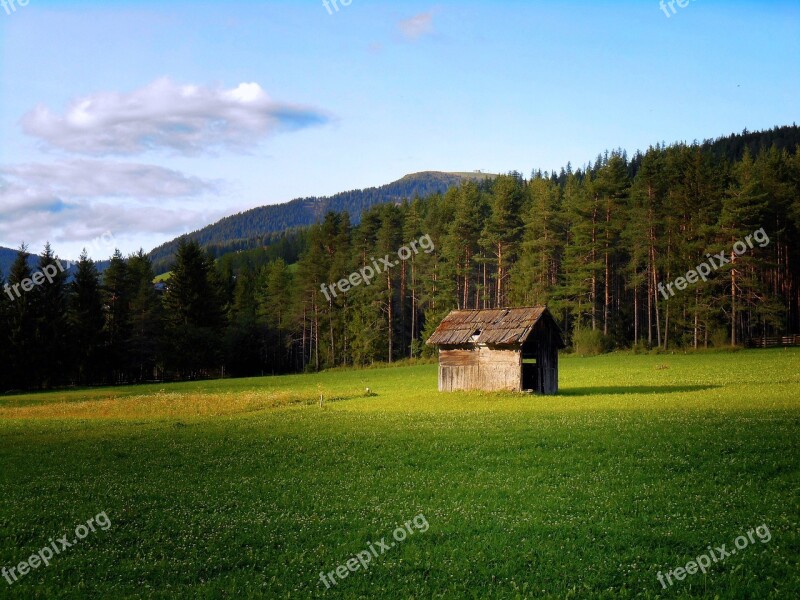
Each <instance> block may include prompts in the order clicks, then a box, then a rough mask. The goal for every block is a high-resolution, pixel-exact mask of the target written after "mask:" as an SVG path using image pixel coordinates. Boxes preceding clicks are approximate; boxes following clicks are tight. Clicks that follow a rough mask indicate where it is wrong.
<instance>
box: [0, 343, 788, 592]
mask: <svg viewBox="0 0 800 600" xmlns="http://www.w3.org/2000/svg"><path fill="white" fill-rule="evenodd" d="M665 366H666V367H668V368H663V367H665ZM562 367H563V368H562V376H561V380H562V387H563V392H564V393H563V394H562V395H561V396H559V397H557V398H536V397H527V396H517V395H510V394H480V393H475V394H451V395H440V394H438V393H437V392H436V391H435V384H436V383H435V382H436V374H435V370H436V367H435V366H434V365H423V366H417V367H406V368H394V369H375V370H365V371H335V372H330V373H324V374H321V375H318V376H296V377H276V378H267V379H250V380H239V381H224V382H205V383H191V384H177V385H172V386H150V387H139V388H120V389H114V390H92V391H88V392H65V393H59V394H43V395H30V396H22V397H10V398H4V399H0V461H2V465H3V469H2V472H0V565H12V564H16V563H18V562H19V561H20V560H22V559H24V558H25V557H27V556H28V555H29V554H30V553H31V552H33V551H35V550H38V549H39V548H40V547H41V546H43V545H45V544H47V541H48V539H49V538H50V537H59V536H61V535H62V534H63V533H67V532H70V531H71V530H72V529H73V528H74V527H75V526H76V525H77V524H79V523H81V522H85V521H86V520H87V519H88V518H89V517H91V516H93V515H95V514H97V513H98V512H101V511H106V512H107V514H108V516H109V518H110V519H111V521H112V528H111V529H110V530H109V531H107V532H98V533H96V534H92V535H90V537H89V538H88V539H86V540H84V541H82V542H79V544H78V545H77V546H75V547H74V548H71V549H69V550H67V551H66V552H67V553H66V554H64V555H62V556H60V557H57V558H56V559H55V560H54V562H53V564H52V565H51V566H50V567H48V568H46V569H43V568H40V569H39V570H38V571H35V572H34V573H32V574H29V575H27V576H26V577H25V578H24V579H23V580H22V581H21V582H19V583H16V584H14V586H11V587H9V586H8V585H7V584H6V583H5V581H4V580H2V579H0V597H19V598H31V597H41V598H45V597H59V596H61V597H74V596H76V595H81V596H92V595H102V596H103V597H112V596H130V597H136V596H149V597H164V598H166V597H173V596H175V595H177V594H178V593H179V594H180V595H181V596H183V597H258V596H264V597H272V598H287V597H309V596H322V595H323V593H322V592H323V591H324V586H323V585H322V584H321V583H320V581H319V572H320V571H322V570H325V571H331V570H333V569H335V568H336V567H337V566H338V565H340V564H342V563H343V562H345V561H346V560H347V559H348V558H350V557H351V556H352V555H354V554H355V553H357V552H359V551H361V550H363V549H364V548H365V546H366V543H367V542H368V541H372V542H374V541H376V540H377V539H380V538H381V537H383V536H387V537H388V536H390V534H391V532H392V530H393V529H394V527H395V526H396V525H397V524H399V523H402V522H404V521H407V520H409V519H412V518H413V517H414V516H415V515H417V514H419V513H423V514H424V515H425V517H426V518H427V520H428V522H429V523H430V529H429V530H428V531H427V532H425V533H422V532H418V533H416V534H415V535H413V536H411V537H410V538H409V539H408V540H407V541H406V542H404V543H403V544H401V545H399V546H398V547H395V548H393V549H392V550H391V551H389V552H387V553H386V554H384V555H383V556H381V557H379V558H378V559H375V560H374V561H373V565H372V567H371V568H370V570H369V571H368V572H366V573H363V572H357V573H354V574H352V575H350V577H349V578H347V579H345V580H344V581H342V582H341V583H339V585H338V586H337V588H336V589H334V590H331V591H329V592H327V595H328V596H342V597H359V596H366V595H370V596H374V597H393V598H401V597H405V598H410V597H418V598H431V597H446V598H461V597H476V598H477V597H481V598H483V597H497V598H501V597H502V598H515V597H538V596H552V597H576V598H585V597H608V598H611V597H642V598H655V597H659V596H662V595H663V597H670V598H672V597H678V598H681V597H708V598H714V597H715V596H719V597H720V598H788V597H796V596H797V594H798V592H800V576H799V575H798V573H799V572H800V570H799V569H798V566H799V565H798V557H799V556H800V529H799V528H798V513H799V512H800V511H798V483H800V481H799V478H798V464H799V463H800V456H798V423H799V421H800V419H799V417H800V410H799V409H800V400H799V399H798V396H799V394H798V392H799V391H800V385H799V384H800V368H799V367H800V352H798V351H782V350H775V351H761V352H741V353H735V354H705V355H695V356H606V357H600V358H594V359H570V360H565V361H563V363H562ZM367 386H369V387H370V388H372V389H373V390H374V391H375V392H376V393H377V396H375V397H369V398H367V397H363V390H364V388H365V387H367ZM320 392H322V393H323V394H324V395H325V396H326V397H327V398H329V399H333V400H334V401H333V402H328V403H326V405H325V407H324V408H323V409H320V408H319V406H318V405H317V404H316V401H317V398H318V394H319V393H320ZM293 404H295V405H293ZM212 416H213V418H212ZM762 523H766V524H767V525H768V526H769V528H770V531H771V533H772V540H771V541H770V542H769V543H767V544H762V543H760V542H758V540H757V541H756V544H755V545H753V546H750V547H748V548H747V549H745V550H743V551H742V552H741V553H740V554H737V555H735V556H732V557H730V558H728V559H727V560H726V561H725V562H722V563H718V564H716V565H714V566H713V567H712V569H711V571H710V572H709V573H708V575H706V576H703V575H701V574H698V575H694V576H690V577H688V578H687V579H686V580H685V581H683V582H679V583H677V584H676V585H675V586H674V587H673V588H671V589H670V590H667V591H666V592H662V591H661V586H660V584H658V582H657V581H656V576H655V574H656V571H658V570H659V569H661V570H670V569H673V568H675V567H678V566H682V565H685V564H686V562H687V561H689V560H691V559H692V558H693V557H695V556H697V555H698V554H701V553H703V552H704V551H705V548H706V547H707V546H708V545H709V544H714V545H716V546H718V545H721V544H723V543H724V544H727V546H728V548H730V547H731V546H732V544H733V540H734V538H736V536H737V535H740V534H741V533H743V532H744V531H746V530H748V529H751V528H753V527H756V526H758V525H761V524H762Z"/></svg>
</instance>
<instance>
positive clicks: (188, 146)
mask: <svg viewBox="0 0 800 600" xmlns="http://www.w3.org/2000/svg"><path fill="white" fill-rule="evenodd" d="M328 120H329V117H328V115H326V114H325V113H324V112H322V111H320V110H317V109H312V108H308V107H303V106H299V105H293V104H286V103H279V102H275V101H273V100H271V99H270V97H269V96H268V95H267V93H266V92H265V91H264V90H263V89H262V88H261V86H260V85H258V84H257V83H242V84H240V85H239V86H238V87H236V88H233V89H223V88H221V87H203V86H197V85H178V84H176V83H174V82H173V81H172V80H171V79H169V78H162V79H158V80H156V81H154V82H152V83H150V84H149V85H146V86H144V87H142V88H139V89H137V90H134V91H133V92H130V93H119V92H97V93H94V94H91V95H89V96H85V97H82V98H77V99H75V100H73V101H72V102H71V103H70V105H69V107H68V108H67V110H66V111H65V112H64V114H63V115H59V114H56V113H54V112H53V111H51V110H50V109H49V108H48V107H46V106H44V105H39V106H37V107H36V108H34V109H33V110H32V111H30V112H29V113H27V114H26V115H24V116H23V117H22V127H23V130H24V131H25V132H26V133H27V134H29V135H31V136H34V137H37V138H39V139H41V140H43V141H44V142H45V143H46V144H48V145H50V146H53V147H56V148H60V149H62V150H66V151H68V152H73V153H77V154H85V155H90V156H107V155H134V154H140V153H143V152H148V151H151V150H164V149H166V150H170V151H172V152H175V153H177V154H182V155H187V156H192V155H198V154H204V153H211V152H214V151H217V150H229V151H234V152H244V151H247V150H249V149H251V148H253V147H254V146H255V145H256V144H258V143H259V142H261V141H262V140H264V139H265V138H266V137H268V136H269V135H271V134H274V133H276V132H279V131H285V130H295V129H302V128H305V127H311V126H314V125H320V124H324V123H326V122H327V121H328Z"/></svg>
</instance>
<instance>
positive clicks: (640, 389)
mask: <svg viewBox="0 0 800 600" xmlns="http://www.w3.org/2000/svg"><path fill="white" fill-rule="evenodd" d="M719 387H721V386H718V385H635V386H631V387H622V386H613V387H612V386H606V387H602V386H597V387H582V388H566V389H564V388H561V389H559V390H558V395H559V396H624V395H627V394H678V393H681V392H703V391H705V390H715V389H717V388H719Z"/></svg>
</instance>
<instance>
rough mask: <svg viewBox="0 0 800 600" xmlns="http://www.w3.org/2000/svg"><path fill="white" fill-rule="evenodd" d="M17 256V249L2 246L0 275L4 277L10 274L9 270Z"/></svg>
mask: <svg viewBox="0 0 800 600" xmlns="http://www.w3.org/2000/svg"><path fill="white" fill-rule="evenodd" d="M15 258H17V251H16V250H12V249H11V248H3V247H2V246H0V275H2V276H3V277H7V276H8V270H9V269H10V268H11V265H13V264H14V259H15Z"/></svg>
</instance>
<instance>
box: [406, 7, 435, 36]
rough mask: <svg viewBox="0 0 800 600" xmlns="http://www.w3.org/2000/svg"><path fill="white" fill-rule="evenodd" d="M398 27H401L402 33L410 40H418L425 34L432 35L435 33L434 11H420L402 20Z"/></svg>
mask: <svg viewBox="0 0 800 600" xmlns="http://www.w3.org/2000/svg"><path fill="white" fill-rule="evenodd" d="M397 27H398V28H399V29H400V33H401V34H403V37H405V38H406V39H407V40H410V41H415V40H418V39H419V38H421V37H422V36H425V35H431V34H433V33H434V27H433V13H432V12H426V13H420V14H418V15H415V16H413V17H411V18H410V19H405V20H403V21H400V22H399V23H398V24H397Z"/></svg>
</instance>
